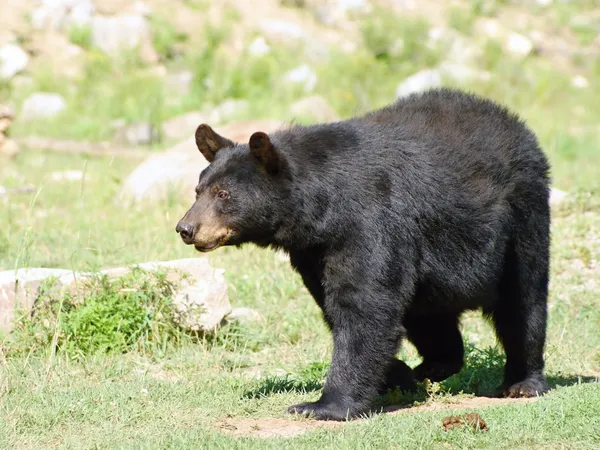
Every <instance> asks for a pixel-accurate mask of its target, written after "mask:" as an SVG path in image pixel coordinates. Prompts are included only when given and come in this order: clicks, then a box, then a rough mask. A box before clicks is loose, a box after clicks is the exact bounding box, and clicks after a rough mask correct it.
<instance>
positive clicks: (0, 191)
mask: <svg viewBox="0 0 600 450" xmlns="http://www.w3.org/2000/svg"><path fill="white" fill-rule="evenodd" d="M7 192H8V191H7V190H6V188H5V187H4V186H0V197H1V196H3V195H6V194H7Z"/></svg>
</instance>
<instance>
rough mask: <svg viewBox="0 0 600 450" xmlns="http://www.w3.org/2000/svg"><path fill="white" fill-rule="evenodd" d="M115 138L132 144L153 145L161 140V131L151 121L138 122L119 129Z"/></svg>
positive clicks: (116, 140)
mask: <svg viewBox="0 0 600 450" xmlns="http://www.w3.org/2000/svg"><path fill="white" fill-rule="evenodd" d="M114 140H115V142H119V143H122V144H127V145H132V146H138V145H152V144H154V143H157V142H160V133H159V132H158V130H157V129H156V127H155V126H154V125H152V124H151V123H147V122H137V123H133V124H131V125H126V126H125V127H123V128H121V129H120V130H119V131H117V133H116V135H115V139H114Z"/></svg>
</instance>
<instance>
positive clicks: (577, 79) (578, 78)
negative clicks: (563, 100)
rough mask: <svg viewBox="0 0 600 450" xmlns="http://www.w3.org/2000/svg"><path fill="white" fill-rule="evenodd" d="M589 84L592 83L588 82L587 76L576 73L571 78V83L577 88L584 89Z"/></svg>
mask: <svg viewBox="0 0 600 450" xmlns="http://www.w3.org/2000/svg"><path fill="white" fill-rule="evenodd" d="M589 84H590V83H589V82H588V80H587V78H585V77H584V76H582V75H575V76H574V77H573V78H572V79H571V85H572V86H573V87H576V88H580V89H584V88H586V87H588V86H589Z"/></svg>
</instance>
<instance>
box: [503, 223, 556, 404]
mask: <svg viewBox="0 0 600 450" xmlns="http://www.w3.org/2000/svg"><path fill="white" fill-rule="evenodd" d="M529 218H530V219H529V221H528V226H529V227H533V226H534V225H537V226H536V228H537V229H538V230H540V231H541V232H539V231H538V232H536V231H535V230H534V231H533V232H531V233H529V234H527V235H524V236H522V237H519V236H517V238H516V239H515V241H514V244H513V245H510V246H509V249H508V251H507V255H506V258H505V264H504V274H503V277H502V280H501V282H500V298H499V301H498V304H497V305H496V307H495V310H494V311H492V313H491V316H492V319H493V321H494V324H495V326H496V333H497V335H498V338H499V339H500V341H501V342H502V345H503V347H504V351H505V352H506V366H505V369H504V383H503V385H502V387H501V388H500V391H501V392H500V393H501V394H503V395H506V396H508V397H533V396H536V395H541V394H543V393H544V392H545V391H546V390H548V385H547V384H546V379H545V378H544V375H543V373H542V372H543V369H544V343H545V340H546V321H547V296H548V268H549V250H548V247H549V234H548V231H547V228H546V225H544V223H538V224H535V223H532V222H534V220H533V219H534V218H535V216H534V215H533V214H531V215H530V216H529Z"/></svg>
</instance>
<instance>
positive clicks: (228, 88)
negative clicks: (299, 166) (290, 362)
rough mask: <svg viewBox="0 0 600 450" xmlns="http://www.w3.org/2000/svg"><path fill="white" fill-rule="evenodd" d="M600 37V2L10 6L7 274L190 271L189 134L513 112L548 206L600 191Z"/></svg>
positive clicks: (1, 119) (172, 1)
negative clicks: (530, 134)
mask: <svg viewBox="0 0 600 450" xmlns="http://www.w3.org/2000/svg"><path fill="white" fill-rule="evenodd" d="M599 33H600V6H599V5H598V3H597V1H595V0H579V1H568V0H527V1H509V0H462V1H427V0H422V1H416V0H319V1H314V0H256V1H252V2H249V1H248V2H242V1H233V0H231V1H229V0H222V1H209V0H144V1H141V0H137V1H135V0H3V1H2V3H1V5H0V202H2V203H1V205H2V208H1V212H0V269H13V268H17V267H24V266H25V267H29V266H32V265H33V266H41V267H59V266H60V267H69V268H77V269H81V268H98V267H104V266H107V265H115V264H130V263H134V262H139V261H144V260H152V259H164V258H168V257H175V256H181V255H185V254H189V249H187V248H185V247H184V246H182V245H180V243H179V242H178V240H177V236H176V235H175V233H174V232H173V230H172V228H173V227H174V225H175V223H176V222H177V219H178V218H179V217H180V216H181V215H182V214H183V212H184V211H185V208H186V207H187V206H188V204H189V201H190V200H191V198H192V196H193V186H194V184H195V182H196V180H197V176H198V173H199V172H200V170H201V169H202V168H203V166H204V165H205V164H206V163H205V161H204V160H203V158H202V157H201V156H200V155H199V154H198V153H197V151H196V150H195V148H194V145H193V140H192V139H191V138H192V135H193V131H194V129H195V127H196V126H197V125H198V124H200V123H203V122H207V123H209V124H211V125H212V126H214V127H217V129H218V130H220V131H221V132H222V133H223V134H226V135H227V136H229V137H230V138H232V139H237V140H245V139H247V136H248V135H249V134H250V133H252V132H253V131H257V130H263V131H267V132H268V131H272V130H274V129H276V128H278V127H279V126H281V125H282V124H286V123H290V122H292V121H295V122H299V123H313V122H317V121H332V120H337V119H343V118H347V117H350V116H352V115H354V114H360V113H364V112H366V111H368V110H370V109H373V108H377V107H381V106H384V105H386V104H388V103H391V102H393V101H394V100H395V99H396V98H397V97H402V96H405V95H408V94H410V93H411V92H416V91H422V90H424V89H427V88H430V87H436V86H455V87H461V88H464V89H467V90H470V91H473V92H476V93H478V94H481V95H484V96H488V97H491V98H492V99H495V100H498V101H500V102H502V103H504V104H506V105H507V106H509V107H510V108H511V109H513V110H514V111H516V112H518V113H519V114H520V115H521V116H522V117H523V118H524V119H525V120H526V121H527V122H528V123H529V125H530V126H531V127H532V129H533V130H534V131H535V132H536V133H537V135H538V136H539V139H540V141H541V144H542V147H543V148H544V150H545V151H546V152H547V153H548V155H549V157H550V159H551V162H552V165H553V170H552V175H553V184H554V188H555V191H554V192H553V202H555V203H558V202H560V201H562V200H563V199H565V198H566V197H567V196H569V195H571V196H576V195H579V194H581V195H584V196H585V195H589V194H594V193H597V192H598V189H599V188H600V176H599V162H600V151H599V149H598V142H600V120H599V119H600V107H598V105H599V104H600V34H599ZM573 198H574V197H573ZM226 251H227V250H226ZM186 252H187V253H186Z"/></svg>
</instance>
